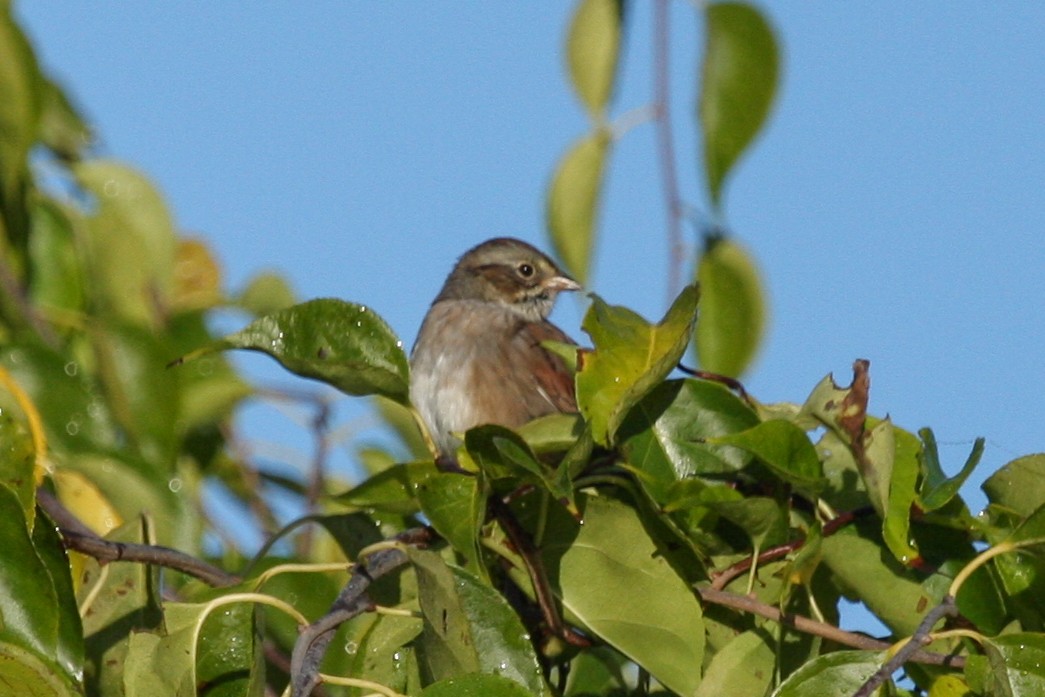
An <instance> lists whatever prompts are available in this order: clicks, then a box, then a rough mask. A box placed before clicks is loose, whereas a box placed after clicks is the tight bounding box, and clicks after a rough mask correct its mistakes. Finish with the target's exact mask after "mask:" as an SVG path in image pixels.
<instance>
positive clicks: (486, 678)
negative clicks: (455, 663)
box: [421, 673, 533, 697]
mask: <svg viewBox="0 0 1045 697" xmlns="http://www.w3.org/2000/svg"><path fill="white" fill-rule="evenodd" d="M421 697H533V693H532V692H530V691H529V690H527V689H526V688H525V687H522V686H521V685H520V684H519V683H517V682H515V681H514V680H509V679H508V678H502V677H501V676H500V675H486V674H483V673H469V674H466V675H455V676H453V677H449V678H446V679H445V680H440V681H439V682H436V683H432V684H431V685H429V686H428V687H426V688H425V689H424V690H423V691H422V692H421Z"/></svg>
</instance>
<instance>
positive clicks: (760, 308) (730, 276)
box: [695, 238, 766, 377]
mask: <svg viewBox="0 0 1045 697" xmlns="http://www.w3.org/2000/svg"><path fill="white" fill-rule="evenodd" d="M697 281H698V283H699V284H700V322H698V323H697V330H696V341H695V347H696V354H697V361H698V362H699V363H700V366H701V367H702V368H703V369H704V370H708V371H710V372H712V373H718V374H720V375H728V376H729V377H739V376H740V375H741V374H743V372H744V371H745V370H747V368H748V367H750V365H751V361H752V360H753V359H754V357H755V354H756V352H757V351H758V348H759V345H760V344H761V343H762V335H763V333H764V331H765V324H766V298H765V292H764V291H763V289H762V281H761V279H760V278H759V273H758V269H757V268H756V267H755V263H754V260H753V259H752V258H751V255H750V253H749V252H748V251H747V250H746V249H744V248H743V247H741V246H740V245H739V244H737V243H736V242H734V241H733V240H730V239H726V238H718V239H715V240H713V241H711V242H710V243H709V245H708V248H707V249H706V250H705V251H704V253H703V254H702V255H701V257H700V261H699V262H698V264H697Z"/></svg>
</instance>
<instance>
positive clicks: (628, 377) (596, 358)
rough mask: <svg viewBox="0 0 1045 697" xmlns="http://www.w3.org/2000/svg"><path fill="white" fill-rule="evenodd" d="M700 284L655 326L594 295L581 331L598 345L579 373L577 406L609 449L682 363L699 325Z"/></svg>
mask: <svg viewBox="0 0 1045 697" xmlns="http://www.w3.org/2000/svg"><path fill="white" fill-rule="evenodd" d="M698 295H699V293H698V291H697V288H696V286H687V287H686V288H684V289H683V291H682V293H680V294H679V296H678V297H677V298H676V299H675V302H674V303H672V305H671V308H670V309H668V312H667V314H665V315H664V319H662V320H661V321H660V323H658V324H650V323H648V322H646V321H645V320H644V319H642V317H640V316H638V315H637V314H635V313H634V312H632V311H631V310H629V309H627V308H625V307H620V306H615V305H607V304H606V303H605V302H603V300H602V298H600V297H598V296H597V295H592V304H591V307H590V308H589V309H588V312H587V314H586V315H585V317H584V322H583V323H582V325H581V327H582V328H583V329H584V331H585V332H587V333H588V335H589V336H590V337H591V339H592V342H593V343H594V344H595V349H594V351H591V352H588V353H586V354H584V355H583V359H582V361H581V364H580V371H579V372H578V373H577V403H578V406H579V407H580V412H581V414H582V415H583V416H584V418H585V420H587V421H588V422H589V424H590V425H591V428H592V436H593V437H594V438H595V442H596V443H598V444H600V445H604V446H609V445H612V444H613V443H614V441H615V436H616V433H617V428H618V427H619V426H620V424H621V421H623V420H624V417H625V416H626V415H627V413H628V411H629V410H630V409H631V408H632V407H633V406H635V405H636V404H637V403H638V402H639V400H641V399H642V398H643V397H644V396H645V395H646V393H648V392H649V391H650V390H651V389H653V387H654V386H656V385H657V383H659V382H660V381H661V380H663V379H664V378H665V377H667V375H668V374H669V373H670V372H671V371H672V370H674V369H675V366H676V365H678V361H679V359H680V358H681V357H682V354H683V353H684V352H685V351H686V345H687V343H688V342H689V337H690V336H691V335H692V333H693V324H694V323H695V322H696V321H697V298H698Z"/></svg>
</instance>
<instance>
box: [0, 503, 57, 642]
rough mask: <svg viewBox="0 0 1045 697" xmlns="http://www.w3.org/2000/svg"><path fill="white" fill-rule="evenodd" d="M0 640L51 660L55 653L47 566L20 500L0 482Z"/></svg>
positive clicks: (53, 593)
mask: <svg viewBox="0 0 1045 697" xmlns="http://www.w3.org/2000/svg"><path fill="white" fill-rule="evenodd" d="M0 540H3V541H4V545H3V549H4V553H3V554H4V561H3V564H0V617H2V618H3V624H2V625H0V642H4V643H9V644H14V645H15V646H17V647H19V648H21V649H24V650H25V651H28V652H30V653H33V654H35V655H36V656H38V657H39V658H41V659H44V660H47V661H52V660H54V657H55V656H57V655H58V639H59V622H60V614H61V613H60V611H59V607H58V596H57V592H56V591H55V587H54V584H53V583H52V582H51V580H50V575H49V574H48V571H47V566H46V565H45V564H44V561H43V560H42V559H41V558H40V556H39V554H37V552H36V548H35V546H34V545H33V541H32V539H31V537H30V534H29V529H28V528H27V527H26V520H25V513H24V511H23V509H22V503H21V502H20V501H19V500H18V497H17V496H16V495H15V493H14V492H13V491H12V490H11V489H10V487H8V486H6V485H3V484H0Z"/></svg>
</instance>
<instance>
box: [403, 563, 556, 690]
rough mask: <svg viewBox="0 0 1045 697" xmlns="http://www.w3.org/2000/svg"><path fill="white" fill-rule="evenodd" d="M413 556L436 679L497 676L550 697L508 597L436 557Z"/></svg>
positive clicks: (427, 647)
mask: <svg viewBox="0 0 1045 697" xmlns="http://www.w3.org/2000/svg"><path fill="white" fill-rule="evenodd" d="M407 553H408V554H409V555H410V559H411V561H412V562H413V564H414V569H415V571H416V572H417V582H418V599H419V600H420V603H421V612H422V613H423V615H424V618H425V624H424V630H423V632H422V642H423V644H422V645H423V649H424V654H423V660H425V661H426V662H427V664H428V668H429V672H430V674H431V675H432V677H433V678H435V679H436V680H444V679H447V678H453V677H455V676H460V675H461V674H465V673H476V672H482V673H491V674H492V673H496V674H498V675H500V676H502V677H504V678H508V679H510V680H512V681H514V682H516V683H518V684H519V685H522V686H524V687H525V688H526V689H527V690H528V691H529V692H526V693H524V694H534V695H544V694H546V692H547V686H546V685H545V683H544V678H543V676H542V673H541V668H540V664H539V663H538V661H537V655H536V654H535V653H534V649H533V644H532V643H530V637H529V635H527V633H526V630H525V629H524V628H523V626H522V623H521V622H520V621H519V617H518V615H516V614H515V612H514V611H513V610H512V608H511V606H509V605H508V603H507V601H506V600H505V599H504V597H503V596H502V595H500V594H499V593H498V592H497V591H495V590H494V589H493V588H491V587H490V586H488V585H486V584H485V583H483V582H482V581H480V580H479V579H478V578H476V577H475V576H473V575H471V574H469V573H468V572H466V571H464V570H463V569H458V568H454V567H449V566H447V565H446V563H445V562H444V561H443V559H442V558H441V557H440V556H439V555H438V554H436V553H434V552H429V551H423V550H416V549H410V550H408V552H407Z"/></svg>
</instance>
